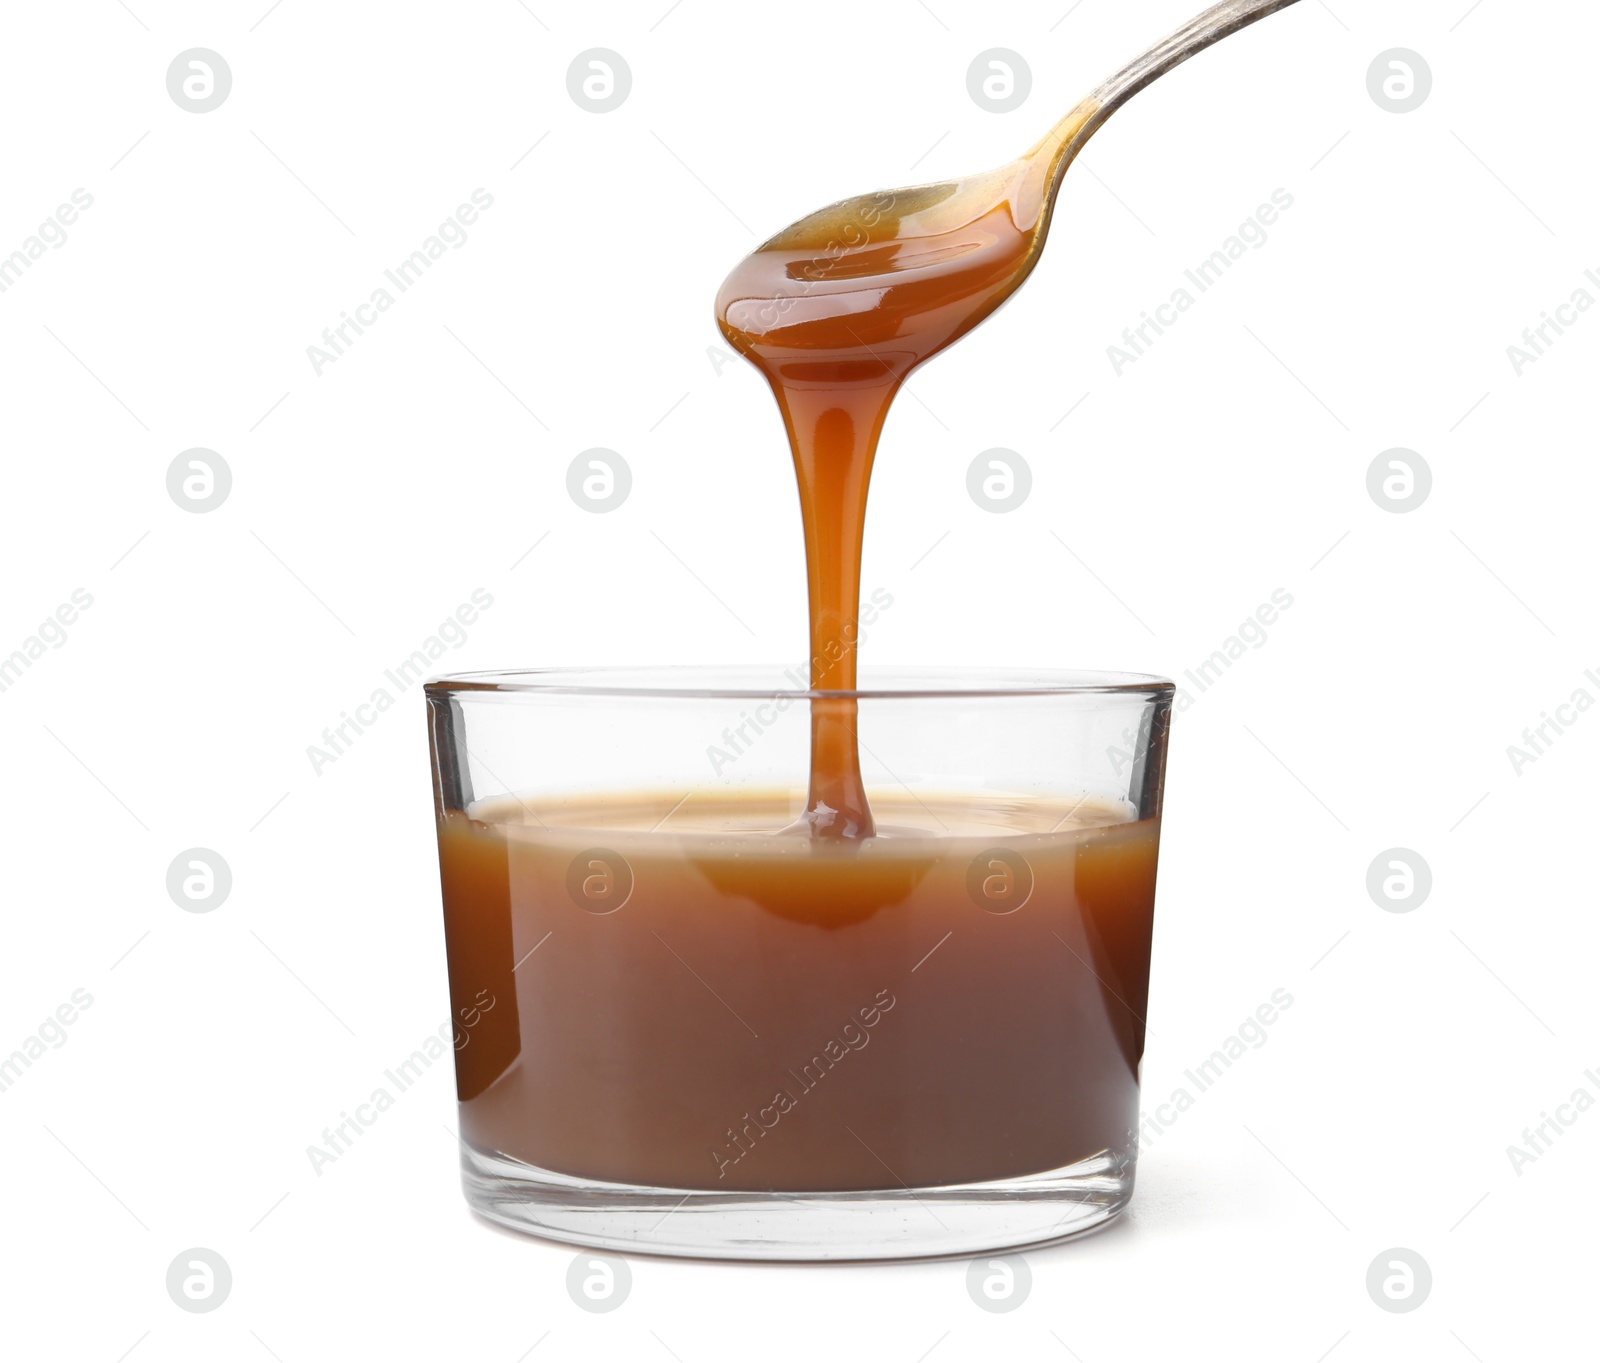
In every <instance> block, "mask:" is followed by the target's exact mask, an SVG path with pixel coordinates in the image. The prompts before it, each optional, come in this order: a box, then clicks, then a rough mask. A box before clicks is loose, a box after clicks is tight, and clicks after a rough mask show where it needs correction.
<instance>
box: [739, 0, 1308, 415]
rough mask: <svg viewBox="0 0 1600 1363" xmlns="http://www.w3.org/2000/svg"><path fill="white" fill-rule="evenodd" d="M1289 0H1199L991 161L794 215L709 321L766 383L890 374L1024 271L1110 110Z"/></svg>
mask: <svg viewBox="0 0 1600 1363" xmlns="http://www.w3.org/2000/svg"><path fill="white" fill-rule="evenodd" d="M1294 3H1296V0H1224V3H1222V4H1219V5H1214V6H1212V7H1211V8H1210V9H1208V10H1206V12H1205V13H1204V14H1201V15H1198V16H1197V17H1196V18H1194V19H1192V20H1190V22H1189V23H1187V24H1185V25H1184V26H1183V27H1182V28H1180V29H1178V30H1177V32H1175V33H1173V34H1171V35H1170V36H1169V37H1167V38H1165V39H1163V40H1162V41H1161V42H1159V43H1157V44H1156V45H1155V46H1154V47H1152V48H1150V49H1149V50H1148V51H1147V52H1145V53H1144V54H1143V55H1142V56H1140V57H1138V58H1136V59H1135V60H1134V61H1132V62H1130V63H1128V65H1127V66H1125V67H1123V68H1122V70H1120V71H1118V72H1117V73H1116V75H1114V76H1112V77H1111V78H1110V79H1109V80H1107V81H1106V82H1105V83H1104V84H1102V85H1101V86H1100V87H1099V88H1098V89H1096V90H1094V91H1093V92H1092V93H1091V94H1089V95H1088V96H1087V97H1086V98H1085V99H1083V100H1082V101H1081V102H1080V103H1079V104H1078V105H1077V107H1076V108H1074V109H1073V110H1072V111H1071V112H1070V113H1069V114H1067V116H1066V117H1065V118H1063V119H1062V120H1061V121H1060V122H1059V123H1058V124H1056V126H1055V127H1054V128H1052V129H1051V130H1050V132H1049V133H1048V134H1047V135H1046V136H1045V138H1044V139H1043V140H1042V141H1041V142H1039V144H1038V145H1037V146H1035V147H1034V148H1033V149H1032V150H1031V151H1029V152H1027V153H1026V154H1025V155H1024V156H1022V157H1020V158H1019V159H1017V160H1015V161H1012V162H1009V163H1008V164H1006V165H1004V166H1001V167H1000V168H998V169H997V170H992V171H988V172H985V173H982V174H978V175H972V176H967V177H965V178H963V179H959V180H948V181H944V182H942V183H939V184H929V185H918V186H915V187H913V188H910V189H898V190H885V191H880V192H878V193H876V194H864V195H859V196H857V197H856V198H852V199H845V200H842V201H841V202H839V203H836V204H832V205H830V206H829V207H827V208H823V209H820V210H818V211H817V212H815V213H812V214H810V215H808V216H807V217H804V218H801V219H800V220H799V221H798V222H795V223H793V224H791V225H790V226H789V227H786V228H785V229H784V230H783V231H781V232H779V233H778V234H777V236H775V237H773V238H772V239H771V240H769V241H767V242H766V243H764V244H763V245H761V246H759V247H757V248H756V250H755V251H754V252H753V253H752V254H751V255H749V256H747V257H746V258H745V260H744V261H743V262H741V263H740V265H739V266H737V267H736V268H735V269H734V271H733V273H732V274H731V275H729V277H728V279H727V281H726V282H725V283H724V284H723V286H722V289H721V291H720V292H719V293H718V295H717V318H718V322H719V325H720V326H721V328H722V331H723V334H724V335H725V336H726V337H727V339H728V341H729V343H730V344H731V345H733V346H734V347H735V348H736V349H738V350H739V351H740V352H741V353H743V354H744V355H745V356H746V357H747V358H749V359H751V360H752V361H754V362H755V363H756V364H757V366H758V367H760V368H761V369H762V370H763V371H764V372H766V373H767V376H768V378H769V379H770V380H772V381H774V384H775V386H776V384H777V383H779V382H781V381H783V380H784V379H787V378H792V379H797V380H802V381H804V380H806V379H807V378H809V379H811V380H814V381H822V382H840V381H849V380H850V379H851V378H852V377H855V378H859V379H860V380H862V381H867V382H870V381H871V380H872V379H874V378H887V379H890V380H891V381H898V380H900V379H903V378H904V377H905V376H906V374H908V373H909V372H910V371H911V370H912V369H913V368H915V367H916V366H917V365H918V364H920V363H921V362H922V361H923V360H925V359H927V358H928V357H929V356H931V355H933V354H935V353H936V352H938V351H940V350H942V349H944V348H945V347H946V346H948V345H950V344H951V343H952V342H953V341H955V340H957V339H958V338H959V337H960V336H962V335H964V334H965V333H966V332H968V331H970V330H971V329H972V328H973V327H975V326H977V324H978V323H979V322H981V321H983V319H984V318H986V317H987V316H989V314H990V313H992V312H993V311H994V310H995V309H996V308H997V307H999V306H1000V304H1001V303H1003V302H1004V301H1005V300H1006V299H1007V298H1008V297H1010V295H1011V294H1012V293H1014V292H1015V291H1016V289H1017V288H1018V287H1019V286H1020V285H1021V284H1022V282H1023V280H1025V279H1026V278H1027V277H1028V275H1029V274H1030V273H1031V272H1032V269H1033V266H1034V265H1035V264H1036V263H1037V261H1038V258H1039V255H1040V253H1041V252H1042V251H1043V249H1044V242H1045V236H1046V234H1047V233H1048V232H1049V228H1050V218H1051V213H1052V210H1053V209H1054V207H1055V200H1056V196H1057V193H1058V192H1059V190H1060V187H1061V181H1062V177H1063V175H1064V174H1065V172H1066V169H1067V167H1068V166H1069V165H1070V164H1071V163H1072V161H1073V159H1074V158H1075V157H1076V156H1077V154H1078V153H1079V152H1080V151H1081V150H1082V149H1083V147H1084V144H1085V143H1087V142H1088V140H1089V139H1090V138H1091V137H1092V136H1094V134H1095V133H1096V132H1097V131H1099V129H1100V127H1101V125H1102V124H1104V123H1105V121H1106V120H1107V119H1108V118H1110V117H1111V115H1112V114H1114V113H1115V112H1116V111H1117V110H1118V109H1120V108H1121V107H1122V106H1123V105H1124V104H1126V103H1127V102H1128V101H1129V100H1130V99H1132V98H1133V96H1134V95H1136V94H1138V93H1139V91H1141V90H1143V89H1144V88H1145V86H1147V85H1149V84H1150V83H1151V82H1152V81H1155V80H1157V79H1159V78H1160V77H1162V76H1164V75H1165V74H1166V73H1167V72H1169V71H1171V70H1172V69H1173V68H1174V67H1176V66H1179V65H1181V64H1182V63H1183V62H1185V61H1187V60H1188V59H1189V58H1190V57H1192V56H1194V55H1195V54H1196V53H1197V52H1201V51H1204V50H1205V49H1206V48H1208V47H1210V46H1211V44H1213V43H1215V42H1217V41H1219V40H1220V39H1222V38H1225V37H1227V36H1228V35H1229V34H1232V33H1237V32H1238V31H1239V30H1240V29H1242V28H1246V27H1248V26H1249V25H1251V24H1253V23H1255V22H1256V21H1257V20H1259V19H1263V18H1265V17H1266V16H1267V15H1269V14H1273V13H1275V12H1277V11H1278V10H1280V9H1285V8H1287V7H1288V6H1289V5H1292V4H1294ZM818 352H831V353H832V355H833V356H835V357H839V356H842V355H843V354H844V353H845V352H855V353H856V357H857V358H862V357H865V358H866V360H867V368H866V369H864V370H859V371H850V370H840V369H838V368H837V366H834V367H832V368H830V369H828V370H826V371H824V370H818V369H816V368H815V367H808V366H807V365H806V364H805V361H806V359H807V358H817V357H818ZM780 401H781V397H780Z"/></svg>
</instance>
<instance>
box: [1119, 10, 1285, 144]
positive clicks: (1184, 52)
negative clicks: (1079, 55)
mask: <svg viewBox="0 0 1600 1363" xmlns="http://www.w3.org/2000/svg"><path fill="white" fill-rule="evenodd" d="M1295 3H1296V0H1223V3H1222V4H1220V5H1213V6H1212V7H1211V8H1210V9H1208V10H1207V11H1206V12H1205V13H1204V14H1197V15H1196V16H1195V17H1194V18H1193V19H1191V20H1190V21H1189V22H1188V23H1187V24H1185V25H1184V26H1183V27H1182V28H1180V29H1179V30H1178V31H1177V32H1176V33H1173V34H1170V35H1169V36H1168V37H1166V38H1163V39H1162V40H1161V41H1160V42H1159V43H1157V44H1156V45H1155V46H1154V47H1152V48H1151V49H1150V50H1149V51H1148V52H1146V53H1144V54H1143V55H1142V56H1139V57H1135V58H1134V59H1133V61H1131V62H1129V63H1128V64H1127V65H1126V66H1125V67H1123V68H1122V70H1120V71H1118V72H1117V74H1116V75H1114V76H1112V77H1111V79H1110V80H1108V81H1106V82H1105V83H1104V84H1103V85H1102V86H1101V87H1100V88H1099V89H1098V90H1096V91H1095V92H1094V95H1093V98H1094V100H1095V102H1096V103H1098V104H1099V105H1100V110H1101V117H1100V119H1099V121H1100V122H1104V121H1105V119H1106V118H1108V117H1110V115H1111V114H1112V113H1114V112H1115V111H1116V110H1117V109H1119V108H1121V107H1122V106H1123V105H1124V104H1126V103H1127V102H1128V101H1129V100H1130V99H1132V98H1133V97H1134V96H1135V95H1136V94H1138V93H1139V91H1141V90H1143V89H1144V87H1145V86H1147V85H1149V84H1150V82H1151V81H1153V80H1158V79H1160V78H1161V77H1162V76H1164V75H1166V74H1167V72H1168V71H1170V70H1172V69H1173V67H1175V66H1181V65H1182V64H1183V63H1184V62H1186V61H1188V60H1189V58H1190V57H1192V56H1194V55H1195V53H1197V52H1203V51H1205V49H1206V48H1208V47H1210V46H1211V44H1212V43H1215V42H1219V41H1220V40H1221V39H1223V38H1226V37H1227V36H1228V35H1229V34H1232V33H1237V32H1238V31H1239V30H1240V29H1241V28H1248V27H1249V26H1250V25H1251V24H1253V23H1255V22H1256V21H1257V20H1258V19H1265V18H1266V17H1267V15H1269V14H1276V13H1277V12H1278V11H1279V10H1280V9H1287V8H1288V7H1289V6H1290V5H1292V4H1295Z"/></svg>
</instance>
